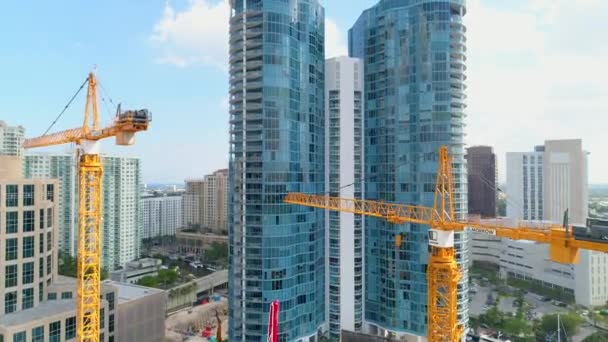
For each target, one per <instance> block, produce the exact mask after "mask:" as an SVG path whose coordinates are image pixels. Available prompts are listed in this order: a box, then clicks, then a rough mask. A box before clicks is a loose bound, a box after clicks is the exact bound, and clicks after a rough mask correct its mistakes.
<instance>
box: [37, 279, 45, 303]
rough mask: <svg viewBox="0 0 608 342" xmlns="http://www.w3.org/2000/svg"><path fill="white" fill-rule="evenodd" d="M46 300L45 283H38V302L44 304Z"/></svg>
mask: <svg viewBox="0 0 608 342" xmlns="http://www.w3.org/2000/svg"><path fill="white" fill-rule="evenodd" d="M43 300H44V281H41V282H39V283H38V301H39V302H41V303H42V301H43Z"/></svg>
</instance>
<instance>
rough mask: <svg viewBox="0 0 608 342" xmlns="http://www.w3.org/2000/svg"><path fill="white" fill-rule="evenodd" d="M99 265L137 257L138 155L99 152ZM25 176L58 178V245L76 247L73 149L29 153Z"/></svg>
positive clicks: (140, 226)
mask: <svg viewBox="0 0 608 342" xmlns="http://www.w3.org/2000/svg"><path fill="white" fill-rule="evenodd" d="M101 160H102V163H103V166H104V175H103V180H102V187H103V188H102V205H103V208H102V215H103V220H102V260H101V261H102V267H104V268H107V269H108V270H113V269H114V268H115V267H117V266H122V265H123V264H125V263H126V262H129V261H131V260H134V259H137V258H138V257H139V253H140V242H141V239H142V237H143V211H142V208H141V207H140V200H139V199H140V194H141V189H142V185H141V165H140V164H141V162H140V160H139V159H137V158H130V157H117V156H105V155H104V156H102V158H101ZM23 171H24V176H25V177H26V178H41V177H42V178H45V177H46V178H57V179H58V181H59V190H58V194H59V199H58V219H59V223H58V235H59V236H58V241H59V248H60V249H61V250H62V251H63V252H65V253H69V254H70V255H72V256H74V255H76V251H77V247H76V246H77V238H78V237H77V235H78V234H77V231H78V229H77V224H78V170H77V165H76V158H75V156H74V154H72V153H59V154H49V153H28V154H27V155H26V156H25V158H24V166H23Z"/></svg>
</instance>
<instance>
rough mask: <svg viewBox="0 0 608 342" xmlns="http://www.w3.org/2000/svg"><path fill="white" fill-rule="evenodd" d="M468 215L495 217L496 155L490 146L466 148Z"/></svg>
mask: <svg viewBox="0 0 608 342" xmlns="http://www.w3.org/2000/svg"><path fill="white" fill-rule="evenodd" d="M465 159H466V160H467V175H468V191H467V192H468V199H469V201H468V203H469V214H475V215H480V216H481V217H486V218H488V217H496V191H497V187H496V185H497V184H496V155H495V154H494V151H493V149H492V147H490V146H472V147H469V148H467V154H466V156H465Z"/></svg>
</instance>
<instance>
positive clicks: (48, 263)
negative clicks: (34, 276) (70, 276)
mask: <svg viewBox="0 0 608 342" xmlns="http://www.w3.org/2000/svg"><path fill="white" fill-rule="evenodd" d="M52 265H53V259H52V256H51V255H49V256H47V257H46V274H51V266H52Z"/></svg>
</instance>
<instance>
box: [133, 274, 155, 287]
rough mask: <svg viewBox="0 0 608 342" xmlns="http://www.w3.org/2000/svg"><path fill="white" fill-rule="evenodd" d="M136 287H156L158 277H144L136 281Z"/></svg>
mask: <svg viewBox="0 0 608 342" xmlns="http://www.w3.org/2000/svg"><path fill="white" fill-rule="evenodd" d="M137 284H138V285H141V286H146V287H157V286H158V277H155V276H145V277H143V278H141V279H139V280H138V281H137Z"/></svg>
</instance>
